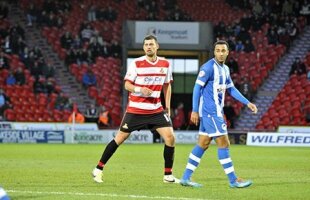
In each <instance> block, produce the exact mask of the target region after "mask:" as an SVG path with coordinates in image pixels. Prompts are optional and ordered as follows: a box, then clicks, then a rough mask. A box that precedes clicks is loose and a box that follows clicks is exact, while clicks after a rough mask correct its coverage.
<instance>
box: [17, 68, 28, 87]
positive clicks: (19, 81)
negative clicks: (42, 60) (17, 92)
mask: <svg viewBox="0 0 310 200" xmlns="http://www.w3.org/2000/svg"><path fill="white" fill-rule="evenodd" d="M14 77H15V79H16V84H18V85H24V84H25V83H26V77H25V73H24V70H23V68H22V67H18V68H17V69H16V71H15V73H14Z"/></svg>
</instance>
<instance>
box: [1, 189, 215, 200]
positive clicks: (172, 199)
mask: <svg viewBox="0 0 310 200" xmlns="http://www.w3.org/2000/svg"><path fill="white" fill-rule="evenodd" d="M6 192H7V193H23V194H47V195H72V196H102V197H115V198H131V199H169V200H211V199H196V198H186V197H169V196H145V195H130V194H129V195H125V194H124V195H122V194H113V193H111V194H109V193H83V192H40V191H22V190H6ZM212 200H214V199H212Z"/></svg>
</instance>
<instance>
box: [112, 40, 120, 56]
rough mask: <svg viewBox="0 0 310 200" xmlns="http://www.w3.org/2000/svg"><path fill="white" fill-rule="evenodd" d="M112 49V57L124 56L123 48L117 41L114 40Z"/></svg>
mask: <svg viewBox="0 0 310 200" xmlns="http://www.w3.org/2000/svg"><path fill="white" fill-rule="evenodd" d="M110 49H111V55H112V56H113V57H115V58H120V57H121V55H122V47H121V45H120V44H119V43H118V41H117V40H113V41H112V45H111V47H110Z"/></svg>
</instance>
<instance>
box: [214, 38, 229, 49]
mask: <svg viewBox="0 0 310 200" xmlns="http://www.w3.org/2000/svg"><path fill="white" fill-rule="evenodd" d="M218 44H225V45H226V46H227V49H228V50H229V44H228V42H226V41H225V40H218V41H216V42H215V43H214V45H213V49H215V46H216V45H218Z"/></svg>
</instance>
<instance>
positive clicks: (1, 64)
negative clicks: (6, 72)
mask: <svg viewBox="0 0 310 200" xmlns="http://www.w3.org/2000/svg"><path fill="white" fill-rule="evenodd" d="M9 68H10V65H9V60H8V58H7V56H6V55H5V53H4V52H3V51H1V50H0V70H1V69H9Z"/></svg>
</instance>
